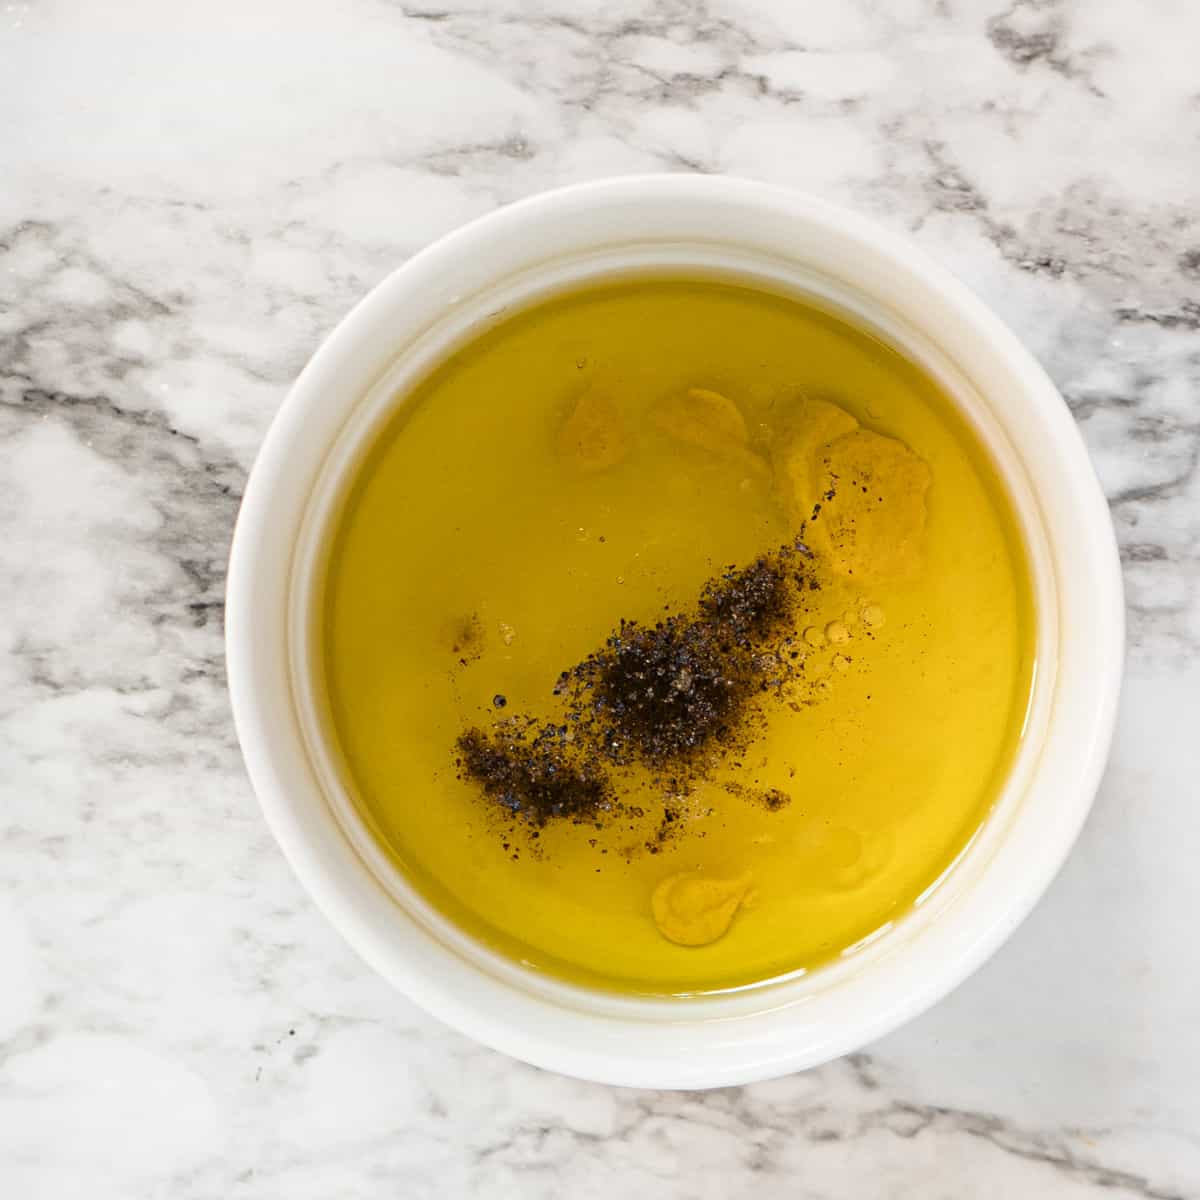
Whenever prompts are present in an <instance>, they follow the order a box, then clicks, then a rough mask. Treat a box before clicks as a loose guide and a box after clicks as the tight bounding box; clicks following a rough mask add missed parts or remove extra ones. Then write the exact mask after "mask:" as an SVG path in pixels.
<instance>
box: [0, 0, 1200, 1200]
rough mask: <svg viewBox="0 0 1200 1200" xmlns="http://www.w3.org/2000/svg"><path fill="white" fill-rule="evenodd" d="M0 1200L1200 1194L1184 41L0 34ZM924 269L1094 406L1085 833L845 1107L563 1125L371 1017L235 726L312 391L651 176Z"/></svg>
mask: <svg viewBox="0 0 1200 1200" xmlns="http://www.w3.org/2000/svg"><path fill="white" fill-rule="evenodd" d="M0 29H2V31H3V32H2V34H0V597H3V601H2V604H0V639H2V642H0V645H2V649H3V654H2V657H0V1196H3V1197H6V1198H7V1197H12V1198H13V1200H25V1198H39V1200H40V1198H43V1197H45V1198H57V1197H76V1196H81V1195H87V1196H89V1197H91V1198H92V1200H118V1198H120V1200H126V1198H129V1200H151V1198H156V1197H172V1198H175V1197H178V1198H182V1200H193V1198H195V1200H200V1198H207V1197H217V1196H220V1197H247V1198H253V1200H257V1198H263V1200H267V1198H273V1197H279V1196H287V1197H290V1198H292V1200H303V1198H305V1197H314V1198H316V1197H322V1198H323V1197H334V1196H337V1197H343V1196H345V1197H351V1196H375V1195H379V1196H384V1195H387V1196H404V1197H415V1198H420V1197H438V1198H439V1200H444V1198H446V1197H458V1196H472V1197H474V1196H480V1197H510V1196H519V1197H562V1196H569V1197H572V1200H587V1198H589V1197H609V1196H612V1195H630V1196H648V1195H662V1196H673V1197H696V1198H714V1200H715V1198H720V1200H727V1198H731V1197H739V1196H754V1197H761V1198H763V1200H769V1198H773V1197H788V1198H792V1197H797V1198H799V1197H804V1198H808V1200H819V1198H825V1197H843V1196H856V1197H857V1196H888V1197H900V1198H905V1197H913V1198H916V1197H920V1198H921V1200H938V1198H940V1197H946V1198H959V1197H987V1198H993V1197H997V1198H998V1197H1014V1196H1020V1197H1033V1198H1037V1197H1055V1198H1059V1197H1064V1198H1067V1200H1070V1198H1073V1197H1084V1196H1099V1195H1102V1194H1103V1195H1105V1196H1109V1197H1114V1198H1118V1197H1121V1198H1123V1197H1158V1198H1166V1197H1185V1196H1186V1197H1200V1020H1198V1018H1200V954H1198V952H1197V949H1196V945H1197V939H1196V933H1195V927H1194V921H1195V916H1196V914H1197V912H1198V911H1200V789H1198V786H1197V784H1198V781H1200V737H1198V736H1197V726H1198V720H1197V718H1198V717H1200V587H1198V585H1200V469H1198V466H1197V463H1198V457H1200V299H1198V297H1200V220H1198V215H1197V214H1198V212H1200V208H1198V205H1200V66H1198V65H1197V63H1198V61H1200V60H1198V58H1197V47H1198V46H1200V8H1198V7H1197V5H1196V4H1195V3H1194V0H1174V2H1172V0H1015V2H1013V3H1011V4H1006V3H1003V2H1001V0H836V2H835V0H820V2H814V3H810V2H808V0H324V2H316V0H312V2H308V3H303V2H301V0H238V2H235V0H207V2H206V3H204V4H174V5H171V4H162V3H161V2H160V0H108V2H106V3H104V4H95V3H90V4H89V3H86V2H85V0H4V2H0ZM645 170H650V171H656V170H699V171H730V172H739V173H744V174H747V175H751V176H757V177H761V178H766V179H771V180H776V181H782V182H786V183H791V184H796V185H800V186H803V187H806V188H809V189H812V190H813V191H815V192H817V193H819V194H821V195H824V196H827V197H830V198H832V199H835V200H839V201H844V202H848V203H850V204H853V205H855V206H857V207H858V208H860V209H862V210H864V211H866V212H868V213H871V214H873V215H875V216H876V217H878V218H880V219H881V220H883V221H884V222H885V223H887V224H888V225H890V226H892V227H894V228H898V229H903V230H907V231H909V232H911V233H912V234H913V235H914V236H915V237H916V238H917V239H918V240H919V241H920V242H921V243H922V244H923V245H924V246H925V247H926V248H927V249H928V250H929V251H931V252H932V253H933V254H935V255H936V256H938V257H939V258H940V259H942V260H943V261H944V262H946V263H947V264H948V265H949V266H951V267H952V268H953V269H954V270H955V271H957V272H958V273H959V274H960V275H961V276H962V277H963V278H964V279H966V280H967V281H968V282H969V283H970V284H972V285H973V286H974V287H975V288H976V289H977V290H978V291H979V292H980V293H981V294H982V295H983V296H984V297H985V298H986V299H987V300H989V301H990V302H991V303H992V304H993V305H995V306H996V308H998V309H999V310H1000V312H1001V313H1002V314H1003V315H1004V316H1005V317H1006V318H1007V319H1008V320H1009V321H1010V322H1011V323H1012V324H1013V325H1014V326H1015V328H1016V329H1017V330H1018V331H1019V333H1020V334H1021V335H1022V336H1023V337H1024V338H1025V339H1026V340H1027V341H1028V343H1029V344H1030V345H1031V346H1032V348H1033V349H1034V351H1035V352H1036V353H1037V354H1038V355H1039V356H1040V357H1041V359H1042V360H1043V362H1044V363H1045V364H1046V365H1047V367H1048V368H1049V370H1050V371H1051V373H1052V374H1053V376H1054V377H1055V379H1056V380H1057V382H1058V383H1059V385H1060V386H1061V388H1062V389H1063V391H1064V393H1065V394H1066V396H1067V397H1068V398H1069V400H1070V403H1071V406H1072V408H1073V409H1074V411H1075V413H1076V415H1077V417H1078V419H1079V421H1080V424H1081V426H1082V428H1083V430H1084V433H1085V435H1086V437H1087V439H1088V443H1089V445H1090V447H1091V450H1092V453H1093V455H1094V458H1095V462H1096V465H1097V468H1098V470H1099V472H1100V475H1101V478H1102V480H1103V482H1104V485H1105V488H1106V489H1107V492H1108V495H1109V497H1110V499H1111V501H1112V507H1113V513H1114V516H1115V519H1116V524H1117V529H1118V531H1119V535H1120V540H1121V545H1122V549H1123V555H1124V560H1125V568H1126V580H1127V586H1128V597H1129V606H1130V619H1131V648H1130V679H1129V684H1128V688H1127V691H1126V695H1125V700H1124V704H1123V708H1122V714H1121V720H1120V726H1119V731H1118V735H1117V743H1116V750H1115V754H1114V757H1113V762H1112V766H1111V769H1110V770H1109V772H1108V776H1107V779H1106V781H1105V784H1104V787H1103V790H1102V792H1101V795H1100V797H1099V800H1098V803H1097V805H1096V809H1095V812H1094V815H1093V817H1092V819H1091V821H1090V823H1089V825H1088V827H1087V829H1086V831H1085V832H1084V835H1083V838H1082V840H1081V842H1080V845H1079V847H1078V849H1077V851H1076V852H1075V854H1074V856H1073V857H1072V858H1071V860H1070V862H1069V864H1068V865H1067V867H1066V869H1065V870H1064V872H1063V874H1062V876H1061V877H1060V879H1059V880H1058V882H1057V883H1056V885H1055V886H1054V888H1053V889H1052V891H1051V893H1050V894H1049V896H1048V897H1047V899H1046V900H1045V902H1044V903H1043V904H1042V905H1041V907H1040V908H1039V909H1038V910H1037V912H1036V913H1035V915H1034V916H1033V917H1032V918H1031V919H1030V920H1029V922H1028V923H1027V924H1026V925H1025V926H1024V927H1023V928H1022V929H1021V930H1020V932H1019V933H1018V934H1017V935H1016V937H1015V938H1014V939H1013V940H1012V942H1011V943H1010V944H1009V945H1008V946H1007V948H1005V949H1004V950H1003V951H1002V952H1001V953H1000V954H999V955H998V956H997V957H996V958H995V959H994V960H993V961H992V963H991V964H990V965H989V966H987V967H986V968H985V969H984V970H983V971H982V972H981V973H980V974H979V975H978V976H976V977H975V978H974V979H972V980H971V981H970V982H969V983H968V984H966V985H965V986H964V987H963V988H961V989H960V990H959V991H958V992H957V993H956V994H955V995H953V996H952V997H951V998H950V999H949V1000H947V1001H946V1002H944V1003H943V1004H942V1005H941V1006H939V1007H938V1008H937V1009H936V1010H934V1011H933V1012H931V1013H930V1014H928V1015H927V1016H926V1017H924V1018H923V1019H922V1020H920V1021H918V1022H917V1023H916V1024H915V1025H912V1026H911V1027H909V1028H907V1029H905V1030H904V1031H902V1032H900V1033H898V1034H896V1035H894V1036H892V1037H890V1038H888V1039H887V1040H886V1041H884V1042H882V1043H881V1044H879V1045H876V1046H874V1047H872V1048H870V1049H869V1051H868V1052H867V1053H865V1054H862V1055H859V1056H857V1057H855V1058H854V1059H853V1060H851V1061H844V1062H840V1063H837V1064H834V1065H831V1066H829V1067H827V1068H825V1069H823V1070H820V1071H817V1072H813V1073H810V1074H807V1075H803V1076H796V1077H793V1078H790V1079H784V1080H781V1081H779V1082H775V1083H770V1084H764V1085H760V1086H755V1087H749V1088H744V1089H734V1090H727V1091H722V1092H717V1093H712V1094H707V1095H677V1094H676V1095H673V1094H651V1093H635V1092H622V1091H616V1090H612V1089H607V1088H603V1087H595V1086H590V1085H586V1084H581V1083H575V1082H570V1081H567V1080H564V1079H560V1078H556V1077H553V1076H550V1075H547V1074H543V1073H540V1072H538V1071H535V1070H532V1069H529V1068H526V1067H523V1066H520V1065H517V1064H515V1063H512V1062H510V1061H507V1060H505V1059H503V1058H501V1057H499V1056H498V1055H496V1054H493V1053H491V1052H489V1051H486V1050H483V1049H480V1048H479V1047H477V1046H474V1045H471V1044H469V1043H468V1042H466V1041H465V1040H464V1039H462V1038H460V1037H458V1036H457V1035H455V1034H452V1033H450V1032H448V1031H447V1030H445V1029H443V1028H441V1027H440V1026H439V1025H438V1024H437V1023H436V1022H434V1021H433V1020H431V1019H429V1018H427V1017H426V1016H424V1015H423V1014H422V1013H420V1012H418V1011H416V1010H415V1009H414V1008H412V1007H411V1006H410V1005H409V1004H408V1003H406V1002H405V1001H404V1000H403V999H401V998H400V997H399V996H397V995H396V994H394V993H393V992H392V991H390V990H389V989H388V987H387V986H385V985H384V984H383V983H382V982H381V981H380V980H379V979H377V978H375V977H374V976H373V975H372V974H371V973H369V972H368V971H367V970H366V969H365V968H364V967H363V966H362V965H361V964H360V963H359V962H358V961H357V960H356V959H355V957H354V956H353V955H352V954H351V953H350V951H349V950H348V949H346V948H345V947H344V946H343V945H342V944H341V942H340V941H339V939H338V938H337V937H336V935H334V934H333V933H332V932H331V930H330V929H329V928H328V927H327V926H326V925H325V923H324V921H323V920H322V919H321V918H320V917H319V916H318V915H317V913H316V912H315V911H314V909H313V907H312V905H311V904H310V903H309V901H308V900H307V899H306V898H305V896H304V895H302V894H301V892H300V891H299V889H298V887H297V885H296V883H295V882H294V880H293V879H292V877H291V875H290V874H289V872H288V870H287V868H286V867H285V865H284V864H283V862H282V860H281V858H280V856H279V854H278V852H277V851H276V849H275V847H274V845H273V843H272V841H271V839H270V837H269V836H268V834H267V832H266V830H265V828H264V826H263V823H262V821H261V819H260V817H259V814H258V811H257V808H256V806H255V802H254V799H253V797H252V796H251V794H250V791H249V788H248V786H247V783H246V779H245V776H244V775H243V772H242V768H241V765H240V762H239V758H238V751H237V747H236V744H235V741H234V736H233V732H232V729H231V725H230V719H229V709H228V704H227V701H226V696H225V689H224V682H223V677H222V644H221V595H222V584H223V573H224V566H225V558H226V552H227V548H228V542H229V535H230V529H231V526H232V523H233V519H234V514H235V512H236V508H237V503H238V496H239V493H240V490H241V488H242V485H243V482H244V480H245V476H246V471H247V469H248V467H249V465H250V462H251V459H252V457H253V454H254V451H255V448H256V446H257V445H258V443H259V440H260V439H261V437H262V435H263V432H264V430H265V429H266V427H267V424H268V422H269V421H270V419H271V416H272V413H273V412H274V411H275V408H276V406H277V405H278V403H279V401H280V399H281V397H282V396H283V394H284V391H285V389H286V388H287V385H288V382H289V381H290V380H291V379H292V378H293V376H294V375H295V374H296V372H297V370H298V369H299V368H300V366H301V364H302V363H303V362H304V360H305V358H306V357H307V355H308V354H309V353H310V352H311V351H312V349H313V348H314V346H315V345H316V343H317V342H318V340H319V339H320V338H321V336H322V335H323V334H324V333H325V332H326V331H327V330H328V329H329V328H330V327H331V326H332V325H333V324H334V322H336V320H337V319H338V318H339V317H340V316H341V314H342V313H343V312H344V311H345V310H346V309H347V308H348V307H349V306H350V305H351V304H352V303H353V302H354V301H356V300H357V299H358V298H359V297H360V296H362V295H363V293H364V292H366V291H367V289H368V288H370V287H371V286H372V285H373V284H374V283H375V282H376V281H378V280H379V279H380V278H381V277H382V276H383V275H384V274H385V273H387V272H388V271H389V270H390V269H392V268H393V267H394V266H396V265H397V264H398V263H400V262H402V261H403V259H404V258H405V256H406V255H408V254H410V253H411V252H412V251H414V250H415V249H417V248H418V247H419V246H421V245H422V244H424V243H425V242H427V241H428V240H429V239H430V238H432V237H434V236H436V235H437V234H439V233H441V232H442V231H444V230H446V229H448V228H450V227H452V226H453V225H455V224H456V223H458V222H461V221H463V220H465V219H467V218H469V217H471V216H473V215H475V214H476V213H480V212H484V211H486V210H488V209H490V208H492V207H493V206H495V205H497V204H500V203H502V202H504V201H507V200H511V199H513V198H516V197H519V196H523V195H525V194H527V193H529V192H532V191H534V190H536V189H540V188H544V187H546V186H549V185H553V184H559V183H563V182H567V181H571V180H578V179H583V178H587V177H592V176H598V175H605V174H611V173H616V172H624V171H645Z"/></svg>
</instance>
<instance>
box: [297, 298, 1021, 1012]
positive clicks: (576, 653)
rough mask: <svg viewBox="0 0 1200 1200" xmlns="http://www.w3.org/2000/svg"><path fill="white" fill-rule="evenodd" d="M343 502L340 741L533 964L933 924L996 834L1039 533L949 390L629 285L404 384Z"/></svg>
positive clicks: (460, 898)
mask: <svg viewBox="0 0 1200 1200" xmlns="http://www.w3.org/2000/svg"><path fill="white" fill-rule="evenodd" d="M397 400H398V401H401V400H402V401H403V403H398V404H397V408H396V413H395V416H394V418H393V419H392V421H391V423H390V425H388V426H387V427H386V428H385V429H384V430H383V431H382V433H381V434H380V435H379V436H378V439H377V440H376V442H375V443H374V444H373V445H372V446H371V447H370V448H369V450H368V451H367V453H366V454H365V456H364V458H363V459H362V460H361V464H360V466H359V467H358V468H357V471H356V473H355V475H354V477H353V478H352V479H351V480H349V481H348V485H347V488H346V491H345V494H344V498H343V502H342V504H341V507H340V509H339V511H338V514H337V516H336V518H335V520H334V521H333V522H332V525H331V528H330V532H329V537H328V544H327V558H326V566H325V571H324V577H323V587H322V595H321V612H320V620H319V622H318V623H317V626H316V628H315V629H314V630H313V636H314V639H315V641H316V643H317V646H318V650H319V660H320V662H321V664H322V677H321V680H320V683H321V686H322V692H323V695H324V698H325V708H326V727H327V734H328V738H329V741H330V744H331V746H332V747H333V749H334V750H335V752H336V757H337V759H338V762H339V769H340V771H341V773H342V776H343V778H344V780H345V782H346V785H347V789H348V791H349V793H350V796H351V799H352V800H353V802H354V804H355V806H356V808H357V810H358V812H359V813H360V814H361V816H362V819H363V821H364V822H365V824H366V825H367V827H368V829H369V830H370V832H371V833H372V835H373V836H374V837H375V838H376V839H377V841H378V843H379V845H380V846H381V847H382V849H383V850H384V851H385V853H386V854H387V855H388V856H390V858H391V859H392V861H393V862H394V863H395V865H396V867H397V869H398V870H399V871H400V872H401V873H402V874H403V875H404V877H405V878H406V879H407V880H408V882H409V883H410V885H411V886H412V887H414V888H415V889H417V891H419V892H420V893H421V894H422V895H423V896H424V897H425V898H426V899H427V900H428V902H429V903H430V904H431V905H433V906H434V907H435V908H436V909H438V910H439V911H440V912H441V913H442V914H443V915H444V916H445V917H447V918H448V919H449V920H451V921H452V922H454V923H455V924H456V925H457V926H458V927H459V928H460V929H461V930H462V931H464V932H465V933H467V934H468V935H470V936H471V937H473V938H475V939H476V940H478V941H479V942H482V943H484V944H486V945H487V946H489V947H491V948H492V949H493V950H495V951H497V952H499V953H501V954H503V955H506V956H508V957H509V958H510V959H511V960H512V961H514V962H518V963H521V964H524V965H525V966H526V967H527V968H529V969H532V970H535V971H540V972H545V973H547V974H549V975H553V976H555V977H558V978H562V979H567V980H574V981H577V982H582V983H587V984H589V985H591V986H599V987H604V988H608V989H611V990H614V991H618V992H624V993H636V994H658V995H664V994H665V995H670V994H679V993H697V992H701V993H702V992H706V991H713V990H719V989H725V988H730V987H739V986H747V985H753V984H756V983H759V982H764V981H767V980H770V979H772V978H775V977H778V976H779V975H781V974H784V973H787V972H792V971H795V970H797V969H800V968H809V969H811V968H814V967H818V966H820V965H821V964H822V963H824V962H827V961H829V960H830V959H833V958H836V957H837V956H838V955H839V954H841V953H842V952H843V951H844V950H846V949H847V948H848V947H852V946H854V945H856V944H858V943H859V942H861V940H862V939H863V938H865V937H866V936H867V935H869V934H870V933H872V932H873V931H874V930H876V929H878V928H880V927H881V926H883V925H884V924H886V923H887V922H888V921H892V920H895V919H896V918H897V917H898V916H900V915H902V914H903V913H904V912H905V911H906V909H907V908H908V907H909V906H910V905H911V904H912V903H913V902H914V901H915V899H916V898H917V897H918V896H919V895H920V894H921V893H922V892H924V891H925V890H926V889H927V888H928V887H929V886H930V885H931V884H932V883H933V882H934V881H935V880H936V879H937V878H938V877H939V876H940V875H941V873H942V872H943V871H944V870H945V868H946V867H947V865H948V864H949V863H950V862H951V861H952V860H953V859H954V857H955V856H956V855H957V854H958V853H959V851H960V850H961V849H962V847H963V846H964V845H965V843H966V841H967V840H968V839H969V838H970V837H971V835H972V834H973V832H974V831H975V829H976V828H977V827H978V825H979V823H980V821H981V820H983V819H984V817H985V815H986V813H987V811H988V808H989V806H990V805H991V803H992V802H993V800H994V798H995V796H996V793H997V789H998V788H999V786H1000V785H1001V783H1002V782H1003V778H1004V775H1005V772H1006V770H1007V767H1008V764H1009V762H1010V761H1011V758H1012V756H1013V753H1014V751H1015V748H1016V746H1017V742H1018V738H1019V734H1020V728H1021V719H1022V714H1023V712H1024V707H1025V703H1026V699H1027V695H1028V690H1029V683H1030V675H1031V670H1032V665H1033V648H1034V643H1033V633H1032V630H1033V621H1032V612H1031V601H1030V589H1029V584H1028V577H1027V569H1026V562H1025V556H1024V549H1023V546H1022V543H1021V540H1020V538H1019V535H1018V532H1017V526H1016V522H1015V520H1014V517H1013V514H1012V510H1011V506H1010V504H1009V501H1008V499H1007V496H1006V494H1005V492H1004V489H1003V488H1002V486H1001V485H1000V483H999V482H998V480H997V478H996V475H995V472H994V471H993V468H992V465H991V462H990V460H989V458H988V456H987V454H986V453H985V451H984V450H983V448H982V447H981V446H980V445H979V444H978V442H977V441H976V440H975V438H974V435H973V433H972V431H971V430H970V429H969V428H968V427H967V426H966V424H965V423H964V422H963V421H962V420H961V419H960V418H959V417H958V415H957V413H956V410H955V407H954V405H953V403H952V402H951V400H950V399H949V398H947V397H946V396H945V395H943V394H942V392H941V391H940V390H939V388H938V387H937V386H936V385H935V383H934V382H933V381H932V380H931V379H930V378H928V377H927V376H926V375H924V374H923V373H922V372H921V371H919V370H918V369H917V368H916V367H914V366H913V365H912V364H910V363H909V362H907V361H906V360H905V359H904V358H902V357H901V356H900V355H899V354H897V353H896V352H895V351H893V350H891V349H890V348H889V347H888V346H887V345H886V344H884V343H883V342H882V341H880V340H879V339H878V338H876V337H874V336H872V335H871V334H870V333H869V332H867V331H865V330H861V329H858V328H857V327H855V326H853V325H851V324H849V323H847V322H846V321H845V320H843V319H842V318H840V317H838V316H835V315H832V314H830V313H827V312H824V311H822V310H821V309H819V308H818V307H815V306H813V305H810V304H807V303H805V302H802V301H800V300H798V299H796V298H794V297H784V296H779V295H774V294H771V293H769V292H766V291H762V290H758V289H756V288H754V287H751V286H739V285H737V284H735V283H732V282H729V281H727V280H725V281H718V280H705V279H682V278H679V279H676V278H663V279H645V278H639V279H629V280H627V281H624V282H614V283H608V284H605V285H603V286H599V285H597V286H594V287H588V288H583V289H579V290H575V291H567V292H563V293H562V294H559V295H556V296H554V297H551V298H549V299H546V300H544V301H541V302H539V303H538V304H537V305H535V306H532V307H530V308H528V309H526V310H524V311H516V312H514V313H513V314H512V315H510V316H509V317H507V318H506V319H504V320H502V321H500V322H499V323H497V324H493V325H492V326H490V327H489V328H488V330H487V331H486V332H484V333H481V334H480V336H479V337H478V338H477V339H476V340H475V341H473V342H469V343H467V344H466V345H465V346H464V347H463V348H462V349H460V350H458V351H457V352H455V353H454V354H453V355H451V356H449V357H447V358H446V360H445V361H443V362H442V363H441V364H439V365H438V366H437V367H436V368H435V369H434V370H433V371H432V372H431V373H430V374H429V375H428V376H427V377H426V378H425V379H424V380H422V381H421V382H419V383H418V384H417V385H416V386H415V387H414V388H412V390H411V391H410V392H409V393H408V394H406V395H404V396H403V397H397Z"/></svg>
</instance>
